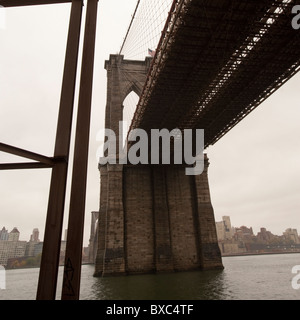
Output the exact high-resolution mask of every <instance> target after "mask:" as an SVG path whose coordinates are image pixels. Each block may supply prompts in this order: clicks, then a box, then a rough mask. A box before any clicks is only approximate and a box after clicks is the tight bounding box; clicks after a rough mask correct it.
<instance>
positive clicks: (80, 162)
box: [62, 0, 98, 300]
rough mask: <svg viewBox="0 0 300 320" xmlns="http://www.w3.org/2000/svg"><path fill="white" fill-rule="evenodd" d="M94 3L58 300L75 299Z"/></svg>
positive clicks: (94, 3) (91, 2)
mask: <svg viewBox="0 0 300 320" xmlns="http://www.w3.org/2000/svg"><path fill="white" fill-rule="evenodd" d="M97 8H98V0H88V2H87V11H86V24H85V34H84V43H83V54H82V66H81V79H80V89H79V101H78V114H77V128H76V137H75V150H74V162H73V173H72V185H71V199H70V211H69V221H68V234H67V246H66V256H65V267H64V279H63V288H62V300H78V299H79V291H80V276H81V263H82V244H83V225H84V213H85V198H86V180H87V166H88V149H89V133H90V115H91V102H92V88H93V69H94V54H95V38H96V25H97Z"/></svg>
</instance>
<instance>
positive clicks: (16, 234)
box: [8, 227, 20, 241]
mask: <svg viewBox="0 0 300 320" xmlns="http://www.w3.org/2000/svg"><path fill="white" fill-rule="evenodd" d="M19 238H20V232H19V230H18V229H17V228H16V227H14V228H13V229H12V231H11V232H10V233H9V234H8V241H19Z"/></svg>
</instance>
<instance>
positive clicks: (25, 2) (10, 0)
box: [0, 0, 72, 8]
mask: <svg viewBox="0 0 300 320" xmlns="http://www.w3.org/2000/svg"><path fill="white" fill-rule="evenodd" d="M70 2H72V0H0V6H2V7H5V8H10V7H24V6H36V5H42V4H60V3H70Z"/></svg>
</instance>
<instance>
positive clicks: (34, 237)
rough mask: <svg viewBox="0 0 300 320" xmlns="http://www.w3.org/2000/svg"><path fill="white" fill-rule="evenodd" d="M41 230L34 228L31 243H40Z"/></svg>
mask: <svg viewBox="0 0 300 320" xmlns="http://www.w3.org/2000/svg"><path fill="white" fill-rule="evenodd" d="M39 234H40V233H39V229H38V228H34V229H33V231H32V235H31V236H30V241H33V242H40V239H39Z"/></svg>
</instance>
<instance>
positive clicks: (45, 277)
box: [37, 0, 83, 300]
mask: <svg viewBox="0 0 300 320" xmlns="http://www.w3.org/2000/svg"><path fill="white" fill-rule="evenodd" d="M82 7H83V2H82V1H81V0H80V1H79V0H73V2H72V7H71V14H70V22H69V33H68V40H67V48H66V55H65V65H64V74H63V82H62V89H61V100H60V108H59V115H58V122H57V132H56V142H55V150H54V156H55V157H56V158H59V157H63V158H64V159H65V161H64V162H59V163H57V164H56V165H55V166H54V168H53V170H52V177H51V185H50V192H49V202H48V211H47V218H46V226H45V235H44V245H43V253H42V260H41V267H40V275H39V283H38V290H37V300H54V299H55V297H56V286H57V275H58V267H59V255H60V244H61V234H62V226H63V215H64V205H65V193H66V184H67V172H68V159H69V150H70V140H71V128H72V117H73V106H74V96H75V83H76V74H77V62H78V52H79V42H80V28H81V18H82Z"/></svg>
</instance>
